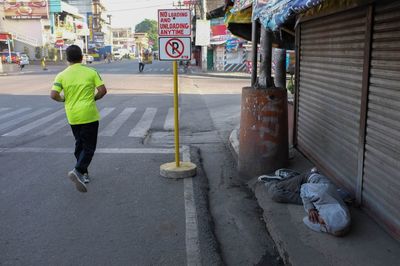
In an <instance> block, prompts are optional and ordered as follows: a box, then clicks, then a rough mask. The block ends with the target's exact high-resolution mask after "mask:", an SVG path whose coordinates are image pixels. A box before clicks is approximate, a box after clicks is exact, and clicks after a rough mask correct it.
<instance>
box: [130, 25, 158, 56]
mask: <svg viewBox="0 0 400 266" xmlns="http://www.w3.org/2000/svg"><path fill="white" fill-rule="evenodd" d="M135 32H146V33H147V34H148V36H149V40H150V41H152V42H153V50H158V40H157V37H158V26H157V21H155V20H152V19H147V18H146V19H145V20H143V21H142V22H140V23H139V24H137V25H136V27H135Z"/></svg>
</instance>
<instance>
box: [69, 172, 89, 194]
mask: <svg viewBox="0 0 400 266" xmlns="http://www.w3.org/2000/svg"><path fill="white" fill-rule="evenodd" d="M68 177H69V179H71V181H72V182H74V183H75V187H76V189H77V190H78V191H79V192H87V188H86V185H85V181H84V177H83V175H82V174H81V173H79V172H78V171H77V170H76V169H75V168H74V170H72V171H70V172H69V173H68Z"/></svg>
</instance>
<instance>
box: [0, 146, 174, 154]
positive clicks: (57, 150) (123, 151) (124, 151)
mask: <svg viewBox="0 0 400 266" xmlns="http://www.w3.org/2000/svg"><path fill="white" fill-rule="evenodd" d="M73 152H74V149H73V148H35V147H21V148H0V153H73ZM96 153H101V154H173V153H175V149H168V148H99V149H96Z"/></svg>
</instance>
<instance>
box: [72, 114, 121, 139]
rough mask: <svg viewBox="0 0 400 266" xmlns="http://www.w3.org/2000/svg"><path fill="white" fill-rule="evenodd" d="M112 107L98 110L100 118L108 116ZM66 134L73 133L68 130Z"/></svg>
mask: <svg viewBox="0 0 400 266" xmlns="http://www.w3.org/2000/svg"><path fill="white" fill-rule="evenodd" d="M114 109H115V108H114V107H110V108H107V107H106V108H103V109H101V111H100V119H101V118H104V117H106V116H108V115H109V114H111V112H112V111H114ZM66 135H67V136H72V135H73V134H72V130H71V131H69V132H68V133H67V134H66Z"/></svg>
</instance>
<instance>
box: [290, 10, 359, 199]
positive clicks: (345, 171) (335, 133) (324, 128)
mask: <svg viewBox="0 0 400 266" xmlns="http://www.w3.org/2000/svg"><path fill="white" fill-rule="evenodd" d="M365 25H366V11H365V9H358V10H351V11H349V12H344V13H341V14H335V15H334V16H329V17H324V18H323V19H314V20H311V21H306V22H303V23H302V24H301V31H300V44H301V49H300V72H299V94H298V117H297V146H298V148H299V149H300V150H301V151H302V152H304V153H305V154H306V155H307V156H308V157H309V158H310V159H311V160H312V161H314V163H316V164H317V165H318V166H319V167H321V168H322V169H323V170H324V171H325V172H326V173H327V174H329V176H332V177H334V178H335V179H336V180H337V181H339V183H341V184H342V185H344V186H345V187H346V188H347V189H349V190H350V191H351V192H354V191H355V187H356V181H357V156H358V134H359V120H360V102H361V101H360V98H361V86H362V71H363V56H364V41H365V28H366V27H365Z"/></svg>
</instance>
